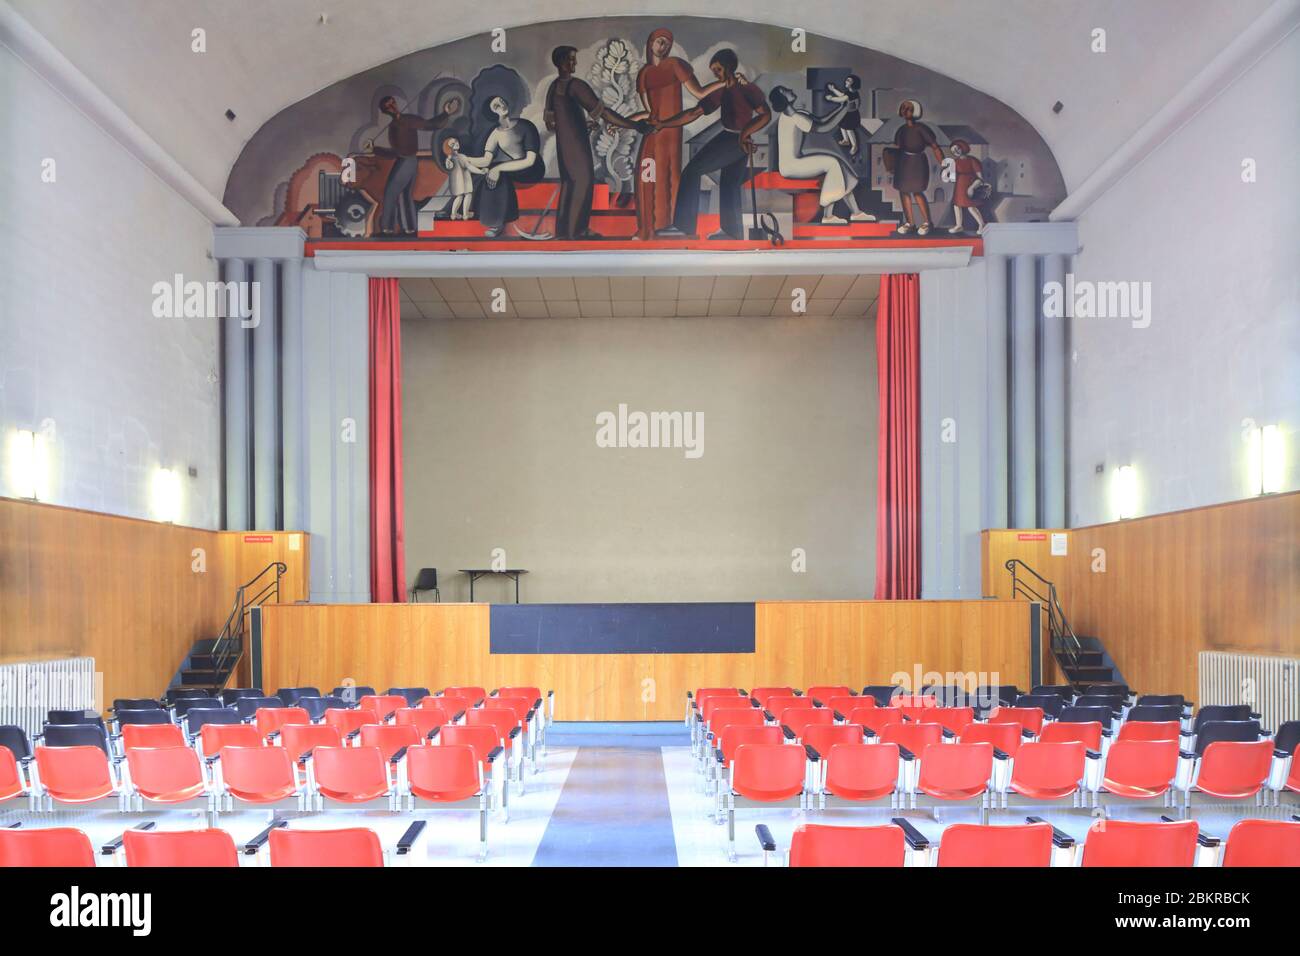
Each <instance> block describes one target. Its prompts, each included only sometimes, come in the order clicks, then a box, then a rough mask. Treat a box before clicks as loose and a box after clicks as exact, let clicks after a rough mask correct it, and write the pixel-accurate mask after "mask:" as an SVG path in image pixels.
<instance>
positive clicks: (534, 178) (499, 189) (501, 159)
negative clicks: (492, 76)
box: [472, 95, 546, 239]
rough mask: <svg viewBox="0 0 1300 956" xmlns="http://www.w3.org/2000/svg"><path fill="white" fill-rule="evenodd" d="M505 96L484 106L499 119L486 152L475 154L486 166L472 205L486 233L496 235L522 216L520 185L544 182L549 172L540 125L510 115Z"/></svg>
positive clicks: (481, 165)
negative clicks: (543, 152)
mask: <svg viewBox="0 0 1300 956" xmlns="http://www.w3.org/2000/svg"><path fill="white" fill-rule="evenodd" d="M510 113H511V110H510V104H509V103H508V102H506V98H505V97H504V96H500V95H498V96H494V97H492V98H491V99H490V100H488V102H487V104H486V105H485V106H484V107H483V114H484V116H485V117H486V118H488V119H492V120H495V121H496V127H495V128H494V129H493V130H492V132H491V133H489V134H488V138H487V142H486V143H485V144H484V146H483V155H482V156H477V157H473V158H472V162H473V163H474V165H476V166H478V167H479V168H481V169H484V170H485V172H484V175H483V178H482V179H481V180H479V183H478V187H477V195H476V197H475V198H474V200H473V205H475V206H477V207H478V211H479V213H478V218H479V221H480V222H482V223H483V225H484V227H486V228H485V232H484V235H485V236H486V237H487V238H489V239H495V238H496V237H497V236H499V235H501V233H502V231H503V230H504V229H505V227H506V225H507V224H509V223H512V222H514V221H515V220H516V219H518V218H519V195H518V193H517V192H516V189H517V187H518V186H520V185H527V184H530V183H536V182H541V180H542V177H543V176H545V175H546V164H545V163H543V162H542V137H541V134H540V133H538V132H537V127H536V126H534V125H533V124H532V123H530V122H529V121H528V120H526V119H522V118H520V117H518V116H511V115H510Z"/></svg>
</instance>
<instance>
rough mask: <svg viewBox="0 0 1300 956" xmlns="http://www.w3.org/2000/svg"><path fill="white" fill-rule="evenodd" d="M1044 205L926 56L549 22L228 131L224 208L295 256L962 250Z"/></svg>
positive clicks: (997, 127) (766, 34) (1056, 186)
mask: <svg viewBox="0 0 1300 956" xmlns="http://www.w3.org/2000/svg"><path fill="white" fill-rule="evenodd" d="M1064 196H1065V186H1064V181H1063V180H1062V177H1061V173H1060V170H1059V168H1058V167H1057V164H1056V161H1055V160H1054V159H1053V157H1052V155H1051V152H1050V150H1048V148H1047V146H1046V144H1045V143H1044V142H1043V140H1042V138H1041V137H1040V136H1039V135H1038V133H1037V132H1036V131H1035V130H1034V129H1033V128H1032V127H1031V126H1030V125H1029V124H1028V123H1027V122H1026V121H1025V120H1024V119H1022V118H1021V117H1020V116H1019V115H1018V114H1016V113H1015V112H1014V111H1012V110H1011V109H1009V108H1008V107H1007V106H1005V105H1004V104H1002V103H1001V102H999V101H998V100H995V99H993V98H992V97H990V96H987V95H985V94H983V93H980V92H979V91H977V90H974V89H972V88H970V87H968V86H965V85H963V84H961V83H958V82H956V81H954V80H952V79H949V78H947V77H944V76H942V75H941V74H938V73H936V72H934V71H932V70H928V69H925V68H923V67H920V66H917V65H915V64H911V63H907V62H904V61H902V60H899V59H897V58H894V57H891V56H888V55H887V54H884V53H880V52H877V51H874V50H870V49H867V48H864V47H861V46H857V45H854V44H850V43H845V42H842V41H838V40H833V39H829V38H825V37H818V36H814V35H809V36H807V37H803V38H802V39H801V38H799V37H797V36H794V35H792V33H791V31H790V30H788V29H784V28H781V27H776V26H771V25H765V24H756V23H744V22H735V21H724V20H716V19H708V18H703V17H677V18H651V17H626V18H610V19H584V20H571V21H555V22H549V23H541V24H534V25H531V26H524V27H516V28H512V29H510V30H508V31H505V32H503V33H498V34H496V35H492V34H482V35H478V36H473V37H467V38H464V39H461V40H457V41H455V42H452V43H448V44H444V45H442V46H438V47H434V48H431V49H427V50H423V51H421V52H418V53H413V54H410V55H408V56H405V57H402V58H400V59H397V60H394V61H392V62H390V63H387V64H384V65H382V66H379V67H376V68H374V69H372V70H368V71H366V72H364V73H360V74H357V75H355V76H353V77H350V78H348V79H346V80H342V81H340V82H338V83H336V84H334V85H333V86H331V87H328V88H326V89H324V90H321V91H320V92H318V93H315V94H313V95H312V96H310V97H308V98H307V99H305V100H302V101H300V102H299V103H296V104H294V105H293V106H290V107H288V108H287V109H285V110H283V111H281V112H280V113H279V114H277V115H276V116H275V117H274V118H272V119H271V120H270V121H268V122H267V123H266V124H265V125H264V126H263V127H262V128H261V129H260V130H258V132H257V133H256V134H255V135H254V136H253V138H252V139H251V140H250V141H249V142H248V144H247V145H246V146H245V148H244V150H243V152H242V153H241V155H240V157H239V159H238V161H237V162H236V163H235V166H234V168H233V169H232V171H231V174H230V178H229V181H228V182H227V186H226V192H225V197H224V199H225V204H226V206H227V208H229V209H231V210H232V211H233V212H234V213H235V214H236V215H238V216H239V217H240V220H241V221H242V222H243V223H244V224H246V225H254V224H255V225H275V226H299V227H301V228H302V229H303V230H304V231H306V233H307V234H308V236H309V238H310V240H311V243H312V246H313V247H314V248H333V247H337V248H358V247H361V246H368V245H370V244H376V243H385V244H387V243H399V244H402V245H399V246H398V247H399V248H429V249H469V250H501V249H521V248H528V249H555V250H566V249H645V250H649V249H656V248H672V249H677V248H700V249H739V248H772V247H780V246H796V247H801V248H809V247H811V248H843V247H862V246H883V245H892V244H896V243H906V244H920V245H932V244H939V245H942V244H955V243H962V244H977V243H978V237H979V235H980V234H981V233H982V232H983V230H984V227H985V225H986V224H987V223H990V222H1015V221H1021V222H1024V221H1041V220H1045V219H1046V218H1047V214H1048V213H1049V212H1050V211H1051V209H1052V207H1053V206H1055V205H1056V203H1058V202H1059V201H1060V200H1061V199H1063V198H1064Z"/></svg>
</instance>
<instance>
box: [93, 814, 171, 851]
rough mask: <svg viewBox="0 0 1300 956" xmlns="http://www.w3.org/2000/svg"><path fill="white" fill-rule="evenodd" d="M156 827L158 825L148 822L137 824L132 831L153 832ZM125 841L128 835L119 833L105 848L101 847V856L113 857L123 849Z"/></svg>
mask: <svg viewBox="0 0 1300 956" xmlns="http://www.w3.org/2000/svg"><path fill="white" fill-rule="evenodd" d="M156 826H157V824H156V823H154V822H153V821H152V820H146V821H145V822H144V823H137V824H136V825H135V826H133V827H131V829H132V830H152V829H154V828H155V827H156ZM125 841H126V834H125V833H119V834H118V835H117V836H116V837H114V838H113V839H112V840H109V841H108V842H107V843H105V844H104V845H103V846H101V847H100V848H99V852H100V854H102V855H103V856H112V855H113V854H114V853H116V852H117V851H118V850H120V849H122V844H123V843H124V842H125Z"/></svg>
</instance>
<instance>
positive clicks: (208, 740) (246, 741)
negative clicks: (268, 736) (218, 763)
mask: <svg viewBox="0 0 1300 956" xmlns="http://www.w3.org/2000/svg"><path fill="white" fill-rule="evenodd" d="M264 742H265V738H264V737H263V736H262V735H261V734H260V733H258V730H257V728H256V727H254V726H253V725H252V724H204V725H203V730H201V731H200V732H199V750H200V751H202V754H203V756H204V757H205V758H211V757H215V756H217V754H219V753H221V751H222V748H224V747H260V746H262V744H263V743H264Z"/></svg>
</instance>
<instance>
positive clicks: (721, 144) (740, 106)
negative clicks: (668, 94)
mask: <svg viewBox="0 0 1300 956" xmlns="http://www.w3.org/2000/svg"><path fill="white" fill-rule="evenodd" d="M739 65H740V58H739V57H737V56H736V51H735V50H731V49H725V48H724V49H721V50H719V51H718V52H717V53H715V54H713V59H711V60H710V61H709V69H710V70H711V71H712V72H713V75H714V76H715V77H717V78H718V79H719V80H720V81H721V85H719V86H718V87H717V88H716V89H714V90H713V92H711V93H709V94H708V95H707V96H705V97H704V99H702V100H700V101H699V103H697V104H696V105H695V106H693V107H691V108H690V109H689V110H684V111H682V112H680V113H678V114H676V115H675V116H670V117H668V118H667V119H665V120H660V121H659V122H657V123H655V124H654V125H655V126H656V127H659V128H669V129H672V128H676V127H681V126H685V125H686V124H687V123H691V122H694V121H695V120H697V119H699V118H700V117H701V116H705V115H708V114H711V113H715V112H717V111H718V110H721V111H722V117H721V118H722V129H721V131H719V133H718V134H717V135H716V136H714V137H713V139H711V140H710V141H709V142H708V144H707V145H705V146H704V148H702V149H701V150H700V151H699V152H698V153H697V154H696V155H695V158H694V159H692V160H691V161H690V162H689V163H687V164H686V168H685V169H684V170H682V180H681V183H680V185H679V186H678V189H677V204H676V208H675V212H674V214H673V224H672V225H671V226H670V227H668V228H667V229H663V230H660V231H659V232H658V233H657V235H661V236H669V237H679V236H694V235H695V225H696V220H697V219H698V217H699V212H700V181H701V180H702V179H703V178H704V176H705V175H706V174H707V173H715V172H719V171H721V176H720V181H719V194H718V211H719V213H720V219H721V225H722V228H721V230H719V231H718V232H716V233H714V234H713V235H711V236H710V237H709V238H710V239H741V238H744V227H743V225H742V222H741V215H740V208H741V207H740V187H741V184H742V183H743V182H744V181H745V164H746V161H747V160H749V158H750V156H752V155H753V153H754V150H755V149H756V148H757V147H756V146H755V144H754V140H753V136H754V134H755V133H757V132H758V131H759V130H761V129H762V128H763V127H764V126H766V125H767V124H768V121H769V120H771V118H772V111H771V110H770V109H769V108H768V106H767V100H766V99H765V98H764V96H763V91H762V90H760V89H759V88H758V87H757V86H755V85H754V84H753V83H749V82H745V81H743V80H741V79H740V78H739V77H737V75H736V68H737V67H738V66H739Z"/></svg>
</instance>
